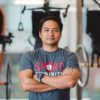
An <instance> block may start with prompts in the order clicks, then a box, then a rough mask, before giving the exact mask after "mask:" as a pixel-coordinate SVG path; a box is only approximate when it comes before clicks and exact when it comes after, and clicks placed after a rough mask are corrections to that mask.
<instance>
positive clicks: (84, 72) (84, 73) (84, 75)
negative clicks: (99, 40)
mask: <svg viewBox="0 0 100 100" xmlns="http://www.w3.org/2000/svg"><path fill="white" fill-rule="evenodd" d="M76 54H77V56H78V60H79V66H80V71H81V77H80V79H79V80H78V85H79V86H80V87H85V86H86V85H87V83H88V80H89V59H88V55H87V52H86V49H85V48H84V46H83V45H78V48H77V50H76Z"/></svg>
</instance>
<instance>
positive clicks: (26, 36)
mask: <svg viewBox="0 0 100 100" xmlns="http://www.w3.org/2000/svg"><path fill="white" fill-rule="evenodd" d="M49 15H54V16H58V17H60V18H61V20H62V23H63V25H64V28H63V31H62V37H61V40H60V43H59V47H62V48H65V49H66V48H67V49H70V50H71V51H73V52H76V54H77V56H78V58H79V62H80V69H81V79H80V80H79V81H78V84H77V86H76V87H75V88H73V89H71V99H72V100H99V98H100V28H99V26H100V0H59V1H58V0H0V100H3V99H4V100H12V99H13V100H14V99H18V100H19V99H23V100H27V98H28V93H25V92H23V91H22V90H21V87H20V84H19V79H18V73H19V67H20V59H21V56H22V54H23V53H25V52H27V51H31V50H34V49H36V48H39V47H41V41H40V39H39V37H38V32H37V27H38V23H39V21H40V20H41V18H43V17H45V16H49Z"/></svg>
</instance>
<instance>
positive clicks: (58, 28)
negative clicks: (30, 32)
mask: <svg viewBox="0 0 100 100" xmlns="http://www.w3.org/2000/svg"><path fill="white" fill-rule="evenodd" d="M43 29H49V28H48V27H43ZM53 29H59V27H55V28H53Z"/></svg>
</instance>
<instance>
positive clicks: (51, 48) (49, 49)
mask: <svg viewBox="0 0 100 100" xmlns="http://www.w3.org/2000/svg"><path fill="white" fill-rule="evenodd" d="M57 49H58V46H45V45H43V50H45V51H48V52H53V51H56V50H57Z"/></svg>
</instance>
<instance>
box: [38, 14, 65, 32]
mask: <svg viewBox="0 0 100 100" xmlns="http://www.w3.org/2000/svg"><path fill="white" fill-rule="evenodd" d="M47 20H54V21H55V22H57V23H58V25H59V28H60V32H62V29H63V24H62V22H61V19H60V18H59V17H55V16H47V17H44V18H43V19H42V20H41V21H40V23H39V27H38V31H41V29H42V26H43V24H44V23H45V22H46V21H47Z"/></svg>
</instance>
